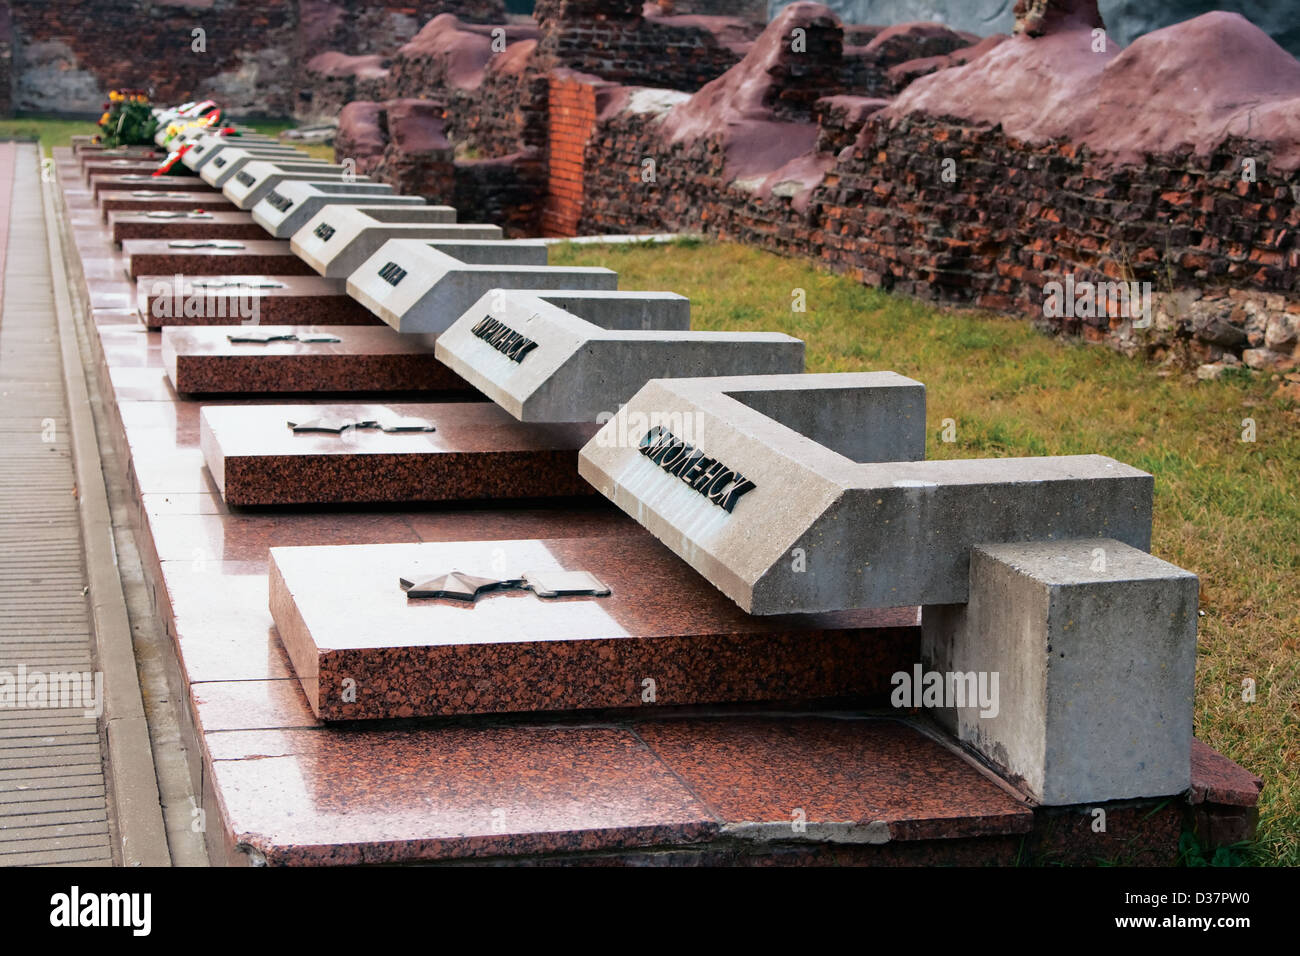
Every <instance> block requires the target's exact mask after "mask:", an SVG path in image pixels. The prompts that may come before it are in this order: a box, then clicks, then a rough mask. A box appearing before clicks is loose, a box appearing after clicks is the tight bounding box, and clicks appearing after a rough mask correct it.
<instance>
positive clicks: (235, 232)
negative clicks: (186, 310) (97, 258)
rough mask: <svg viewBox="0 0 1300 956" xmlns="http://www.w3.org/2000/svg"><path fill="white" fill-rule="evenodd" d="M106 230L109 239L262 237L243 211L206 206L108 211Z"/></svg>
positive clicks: (251, 219) (261, 231) (263, 236)
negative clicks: (213, 208) (208, 207)
mask: <svg viewBox="0 0 1300 956" xmlns="http://www.w3.org/2000/svg"><path fill="white" fill-rule="evenodd" d="M108 231H109V234H110V235H111V236H112V237H113V241H114V242H116V243H121V242H122V241H123V240H125V239H262V238H265V236H266V232H265V231H264V230H263V229H262V227H261V226H259V225H258V224H257V223H256V222H254V221H253V217H252V216H251V215H249V214H248V213H246V212H240V211H239V210H237V209H231V210H228V211H225V212H220V211H217V212H213V211H211V210H209V209H207V208H198V209H188V210H174V211H169V210H163V209H154V210H150V211H148V212H112V213H109V214H108Z"/></svg>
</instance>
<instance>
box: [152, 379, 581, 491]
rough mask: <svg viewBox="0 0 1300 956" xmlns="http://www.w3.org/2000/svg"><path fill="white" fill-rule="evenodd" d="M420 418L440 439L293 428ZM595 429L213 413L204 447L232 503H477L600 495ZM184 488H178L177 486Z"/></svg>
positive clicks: (317, 413) (457, 411)
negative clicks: (581, 453)
mask: <svg viewBox="0 0 1300 956" xmlns="http://www.w3.org/2000/svg"><path fill="white" fill-rule="evenodd" d="M323 416H341V417H344V418H350V419H352V420H354V421H355V420H364V419H377V420H388V419H391V418H393V417H414V418H421V419H424V420H426V421H429V422H432V423H433V424H434V426H435V427H436V428H437V431H434V432H408V433H403V434H386V433H384V432H381V431H379V430H377V429H367V430H360V431H358V430H349V431H348V432H346V433H344V434H342V435H332V434H294V433H293V432H292V431H291V430H290V429H289V427H288V425H287V422H290V421H295V422H306V421H310V420H312V419H315V418H320V417H323ZM597 427H598V426H596V425H594V424H593V425H586V424H583V425H547V426H538V425H523V424H521V423H519V422H517V421H515V420H514V419H513V418H511V417H510V416H509V415H507V414H506V413H505V412H503V411H501V409H499V408H498V407H497V406H496V405H493V404H490V403H488V402H456V403H441V404H388V405H336V404H330V405H259V406H252V407H248V406H244V407H241V406H208V407H206V408H204V409H203V411H202V413H201V416H200V439H199V441H200V446H201V447H202V449H203V455H204V459H205V460H206V461H207V465H208V470H209V471H210V472H211V474H212V478H213V480H214V481H215V483H216V485H217V487H218V488H220V489H221V491H222V494H223V496H224V497H225V499H226V504H228V505H284V504H355V503H359V502H392V503H397V502H412V501H471V500H475V499H483V498H546V497H555V496H567V495H579V494H592V493H593V491H592V489H591V486H590V485H588V484H587V483H586V482H585V481H583V480H582V478H580V477H579V476H578V449H579V448H581V447H582V446H583V444H585V443H586V442H587V441H588V440H590V438H591V437H592V435H594V434H595V431H596V429H597ZM176 490H180V489H176Z"/></svg>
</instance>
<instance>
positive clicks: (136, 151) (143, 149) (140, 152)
mask: <svg viewBox="0 0 1300 956" xmlns="http://www.w3.org/2000/svg"><path fill="white" fill-rule="evenodd" d="M56 159H57V157H56ZM112 159H128V160H133V161H135V162H144V161H147V160H150V159H152V160H153V161H154V163H155V164H157V163H160V162H162V160H163V159H164V155H163V153H162V151H161V150H158V149H155V148H154V147H152V146H117V147H114V148H113V149H106V148H105V147H104V146H103V145H98V146H94V147H89V146H87V147H82V148H81V149H73V150H72V151H71V152H69V153H68V154H67V156H66V160H65V162H66V164H67V165H70V166H71V167H72V168H74V169H77V170H84V169H85V168H86V164H87V163H102V162H106V161H108V160H112Z"/></svg>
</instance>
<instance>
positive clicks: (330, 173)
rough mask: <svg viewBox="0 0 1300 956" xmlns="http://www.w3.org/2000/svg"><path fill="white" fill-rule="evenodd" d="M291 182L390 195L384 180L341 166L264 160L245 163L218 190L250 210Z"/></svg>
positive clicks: (236, 203) (389, 189) (377, 194)
mask: <svg viewBox="0 0 1300 956" xmlns="http://www.w3.org/2000/svg"><path fill="white" fill-rule="evenodd" d="M295 181H307V182H319V183H346V184H348V186H349V188H350V189H351V190H352V191H353V192H355V193H359V194H363V195H364V194H370V195H374V196H388V195H392V194H393V187H392V186H389V185H388V184H387V183H375V182H371V181H370V177H369V176H358V175H356V174H355V173H353V172H351V171H350V170H348V169H344V168H342V167H334V166H331V167H324V168H320V169H315V170H313V169H311V168H309V167H307V166H306V165H304V164H302V163H268V162H265V161H263V160H257V161H255V162H251V163H247V164H245V166H244V168H243V169H241V170H240V171H239V172H237V173H235V175H234V176H232V177H231V178H230V180H229V181H227V183H226V184H225V185H224V186H222V187H221V191H222V192H223V193H225V195H226V198H227V199H229V200H230V201H231V202H233V203H234V204H235V205H236V206H238V207H239V208H240V209H252V208H253V207H254V206H256V205H257V204H258V203H259V202H261V200H262V197H263V196H265V195H266V194H267V193H269V192H270V191H271V190H273V189H275V188H276V187H277V186H279V185H280V184H281V183H288V182H295Z"/></svg>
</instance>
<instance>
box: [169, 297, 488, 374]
mask: <svg viewBox="0 0 1300 956" xmlns="http://www.w3.org/2000/svg"><path fill="white" fill-rule="evenodd" d="M348 301H351V300H348ZM365 314H366V315H367V316H369V315H370V313H368V312H367V313H365ZM258 328H259V331H262V332H285V333H294V332H299V333H305V334H325V335H330V336H333V337H334V338H336V339H338V340H339V341H337V342H266V343H244V342H231V341H230V339H229V336H230V335H231V334H238V332H239V327H238V326H234V327H232V326H224V327H220V328H168V329H164V330H163V336H162V357H163V360H164V361H165V363H166V368H167V375H168V377H169V378H170V379H171V382H172V386H173V387H174V388H175V389H176V391H178V392H181V393H195V394H248V393H271V394H290V393H295V392H353V393H366V392H432V393H439V394H447V393H451V394H459V395H463V396H469V395H477V393H476V392H474V391H473V389H472V388H470V386H469V385H468V383H466V382H465V381H464V380H463V379H462V378H461V377H460V376H459V375H456V374H455V373H454V372H452V371H451V370H450V369H449V368H447V366H445V365H443V364H442V363H441V362H439V361H438V360H437V359H436V358H434V355H433V349H432V347H430V346H428V345H426V344H422V343H420V342H419V341H416V340H417V339H418V336H409V335H401V334H399V333H397V332H394V331H393V330H392V329H390V328H388V327H387V326H384V327H383V328H372V327H351V326H336V325H307V326H289V325H282V326H275V325H266V324H265V323H263V324H261V325H260V326H259V327H258Z"/></svg>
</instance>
